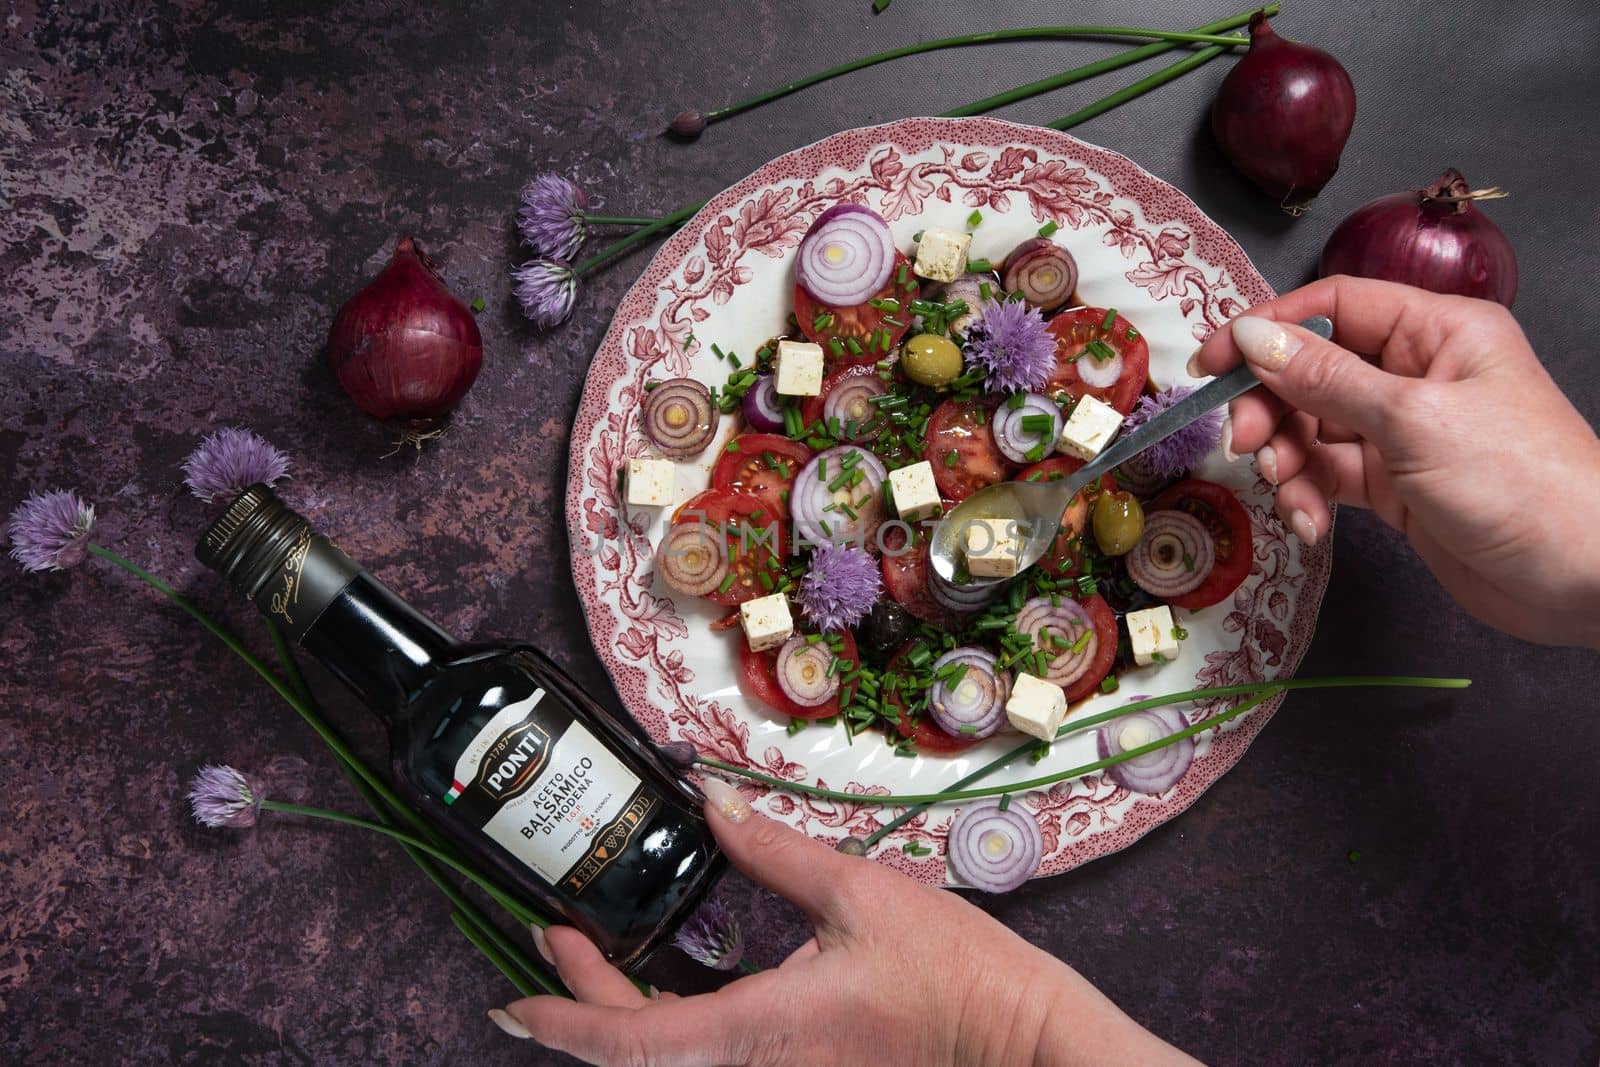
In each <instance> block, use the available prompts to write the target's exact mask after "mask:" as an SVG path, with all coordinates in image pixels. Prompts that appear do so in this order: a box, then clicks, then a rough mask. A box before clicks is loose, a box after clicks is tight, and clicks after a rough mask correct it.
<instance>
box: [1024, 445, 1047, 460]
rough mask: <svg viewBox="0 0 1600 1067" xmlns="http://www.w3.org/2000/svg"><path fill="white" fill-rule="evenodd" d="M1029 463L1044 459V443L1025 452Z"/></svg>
mask: <svg viewBox="0 0 1600 1067" xmlns="http://www.w3.org/2000/svg"><path fill="white" fill-rule="evenodd" d="M1023 456H1024V457H1025V458H1026V459H1027V461H1028V462H1029V463H1038V462H1039V461H1040V460H1042V459H1044V445H1042V444H1037V445H1034V446H1033V447H1032V448H1030V449H1028V450H1027V451H1026V452H1024V453H1023Z"/></svg>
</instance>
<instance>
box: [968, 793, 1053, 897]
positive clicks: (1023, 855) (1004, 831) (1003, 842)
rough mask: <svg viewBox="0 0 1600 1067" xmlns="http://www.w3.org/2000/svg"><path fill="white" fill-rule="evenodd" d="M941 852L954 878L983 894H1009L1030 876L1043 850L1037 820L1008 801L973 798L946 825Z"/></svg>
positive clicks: (1042, 838) (1037, 867)
mask: <svg viewBox="0 0 1600 1067" xmlns="http://www.w3.org/2000/svg"><path fill="white" fill-rule="evenodd" d="M944 847H945V856H946V858H947V859H948V860H949V861H950V870H951V873H953V874H954V875H955V876H956V877H957V878H959V879H961V881H963V882H965V883H966V884H967V885H970V886H971V887H972V888H974V889H981V890H983V891H984V892H986V893H1009V892H1010V891H1011V890H1013V889H1016V888H1017V887H1018V886H1020V885H1022V884H1023V883H1024V882H1026V881H1027V880H1028V879H1029V878H1031V877H1033V874H1034V872H1035V871H1037V870H1038V869H1039V859H1040V857H1042V856H1043V855H1044V835H1043V834H1042V833H1040V832H1039V823H1038V822H1037V821H1036V820H1035V819H1034V818H1033V816H1031V815H1029V814H1028V813H1027V812H1025V811H1023V810H1022V808H1021V806H1020V805H1018V804H1012V805H1011V806H1010V807H1008V808H1006V810H1005V811H1001V810H1000V804H999V802H998V801H991V802H987V803H983V802H980V803H977V804H974V805H973V806H972V807H970V808H967V809H966V810H964V811H963V812H961V814H960V815H957V816H956V818H955V821H954V822H952V823H951V824H950V836H949V837H947V838H945V843H944Z"/></svg>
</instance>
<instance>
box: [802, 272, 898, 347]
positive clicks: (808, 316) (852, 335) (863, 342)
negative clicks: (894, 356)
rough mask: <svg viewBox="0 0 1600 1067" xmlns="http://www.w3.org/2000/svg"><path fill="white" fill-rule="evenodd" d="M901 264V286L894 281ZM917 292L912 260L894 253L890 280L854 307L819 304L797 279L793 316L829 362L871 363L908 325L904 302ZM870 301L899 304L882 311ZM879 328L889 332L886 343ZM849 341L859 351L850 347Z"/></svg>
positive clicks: (891, 345) (896, 339)
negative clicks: (894, 308) (902, 281)
mask: <svg viewBox="0 0 1600 1067" xmlns="http://www.w3.org/2000/svg"><path fill="white" fill-rule="evenodd" d="M902 267H904V268H905V278H906V281H905V284H904V285H901V284H900V283H899V282H898V281H897V279H898V278H899V277H900V269H901V268H902ZM918 292H919V289H918V287H917V276H916V275H915V274H913V273H912V271H911V262H910V261H909V260H907V259H906V257H905V256H903V255H901V254H900V253H899V252H896V253H895V254H894V270H893V271H891V272H890V274H889V283H888V284H887V285H885V286H884V287H883V288H882V289H880V290H878V293H877V295H875V296H873V297H872V299H871V300H868V301H867V302H866V303H864V304H857V305H856V306H855V307H847V308H833V307H828V306H826V305H824V304H819V303H817V302H816V301H815V300H813V299H811V294H810V293H808V292H806V290H805V286H803V285H801V284H800V283H798V282H796V283H795V287H794V319H795V322H796V323H798V324H799V326H800V332H801V333H803V334H805V335H806V340H808V341H813V342H815V343H817V344H819V345H821V346H822V358H823V359H824V360H825V361H827V362H828V363H829V364H834V363H873V362H876V361H877V360H880V359H883V358H885V357H887V356H888V355H889V353H890V352H892V351H894V346H895V345H897V344H899V343H900V340H901V338H903V337H905V335H906V331H907V330H909V329H910V328H911V309H910V308H909V307H907V306H906V305H908V304H909V303H910V302H911V301H913V300H915V299H917V294H918ZM872 300H878V301H885V300H895V301H898V302H899V304H900V307H899V310H896V311H883V310H879V309H878V308H875V307H873V306H872ZM825 316H826V317H825ZM885 319H892V320H893V322H892V323H891V322H885V321H884V320H885ZM894 323H898V324H899V325H894ZM882 330H888V331H889V336H888V344H884V343H883V340H884V338H883V335H882V333H881V332H880V331H882ZM852 341H854V342H855V346H854V347H855V348H856V349H859V351H853V350H852V348H851V344H850V342H852Z"/></svg>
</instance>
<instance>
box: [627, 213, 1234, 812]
mask: <svg viewBox="0 0 1600 1067" xmlns="http://www.w3.org/2000/svg"><path fill="white" fill-rule="evenodd" d="M967 223H968V225H967V228H966V229H965V231H956V230H953V229H946V228H938V227H929V228H927V229H925V230H923V231H921V232H919V233H917V234H916V235H915V237H914V239H913V240H914V248H912V249H911V250H909V251H902V250H901V249H900V248H897V247H896V245H895V241H894V238H893V235H892V233H891V231H890V228H889V226H888V224H887V223H886V222H885V221H884V220H883V218H881V217H880V216H879V215H878V214H877V213H875V212H873V211H872V210H870V209H869V208H867V207H864V206H861V205H858V204H854V203H840V204H837V205H835V206H833V207H831V208H829V209H828V210H826V211H824V212H823V213H822V214H821V215H820V216H819V217H818V218H817V219H816V221H815V222H814V223H813V224H812V225H811V227H810V229H809V230H808V232H807V233H806V235H805V237H804V238H803V240H802V241H801V243H800V246H799V249H798V252H797V255H796V260H795V269H794V275H795V280H794V287H793V310H792V312H791V313H790V314H789V316H788V326H789V329H788V330H787V332H786V333H785V334H784V335H783V336H780V337H774V338H772V339H770V340H769V341H767V342H766V343H765V344H763V345H761V346H760V348H759V349H758V350H756V351H755V352H753V353H750V354H749V356H748V357H744V356H741V355H740V354H739V353H736V352H725V351H723V350H722V349H721V348H719V347H717V346H716V345H712V346H711V348H712V351H713V352H714V353H715V354H716V356H717V357H718V358H719V359H720V360H722V361H723V362H724V363H726V364H727V366H728V369H729V374H728V376H727V379H726V381H725V382H724V383H722V384H721V385H720V386H707V385H705V384H703V383H701V382H699V381H697V380H695V379H691V378H676V379H671V380H666V381H651V382H648V383H647V384H646V389H647V393H646V398H645V401H644V403H643V405H642V407H641V410H640V419H641V422H642V429H643V433H644V435H645V437H646V438H647V439H648V441H649V442H650V444H651V446H652V447H653V449H654V451H655V453H656V454H657V456H656V457H638V458H634V459H632V460H630V461H629V463H628V466H627V469H626V472H625V486H624V489H625V500H626V503H627V505H628V506H629V507H630V508H649V507H661V506H671V505H674V504H676V498H675V496H674V492H673V487H674V485H675V477H676V469H675V465H676V464H677V463H680V462H682V461H688V460H694V459H696V458H697V457H699V456H701V455H702V453H704V452H705V451H706V450H707V449H708V448H710V447H711V446H712V445H713V443H714V442H717V441H718V440H719V439H721V438H723V437H724V436H726V431H727V429H728V427H726V426H725V425H724V422H723V420H727V419H731V420H735V426H734V432H733V434H732V435H731V437H727V439H726V440H725V441H724V443H721V444H719V445H718V446H717V447H718V448H719V450H720V451H719V453H718V455H717V456H716V457H715V462H714V464H713V465H712V467H711V472H710V479H709V484H708V485H707V486H706V487H705V488H704V489H703V490H701V491H700V492H698V493H696V494H695V495H694V496H693V497H692V498H690V499H689V500H687V501H686V502H684V503H682V504H681V505H678V506H676V508H675V510H673V511H672V512H671V514H670V516H669V517H668V521H667V523H666V525H665V529H664V532H663V534H662V536H661V538H660V541H659V543H658V545H657V546H656V575H657V579H658V580H659V581H661V582H662V583H664V584H665V585H666V586H667V587H669V588H670V589H671V590H673V591H674V592H675V593H677V594H681V595H685V596H691V597H700V598H703V599H705V600H706V601H709V602H710V603H711V604H714V605H718V606H719V607H720V608H722V609H725V611H724V613H723V614H722V615H721V616H720V617H719V618H718V619H717V621H715V622H713V623H712V625H711V628H712V630H714V631H718V632H719V634H725V638H719V639H726V640H727V641H728V642H729V644H730V645H732V646H734V647H732V648H730V649H729V655H730V656H733V655H737V657H738V660H739V672H738V674H739V678H740V684H741V687H742V688H743V690H744V691H745V692H746V693H747V694H748V695H749V696H750V697H752V698H754V699H755V700H757V701H759V702H761V703H762V704H764V705H765V706H767V707H769V708H770V709H772V711H773V712H775V713H776V714H778V715H780V716H784V717H787V718H788V719H789V721H790V730H791V732H793V731H797V730H799V729H801V728H803V727H805V726H806V725H807V724H808V723H819V722H820V723H826V724H832V725H835V726H842V728H843V729H844V730H845V732H846V737H847V738H848V739H850V740H851V742H852V743H856V740H857V739H861V738H863V737H864V735H872V736H874V737H878V738H881V739H882V741H883V742H884V743H887V744H888V745H890V746H892V747H893V748H894V749H895V752H896V753H897V754H902V755H916V754H921V755H937V754H946V753H955V752H960V751H961V750H963V749H966V748H968V747H969V746H972V745H974V744H975V743H977V742H979V741H981V740H983V739H985V738H988V737H991V736H994V735H995V734H997V733H1000V732H1002V731H1007V730H1012V731H1018V732H1020V733H1023V734H1027V735H1031V736H1033V737H1036V738H1039V739H1040V740H1041V741H1048V740H1050V739H1052V738H1054V736H1055V734H1056V731H1057V729H1058V728H1059V727H1060V726H1061V724H1062V722H1063V720H1064V719H1065V717H1066V715H1067V714H1068V713H1069V711H1070V710H1071V708H1072V707H1073V705H1075V704H1077V703H1078V702H1080V701H1084V700H1086V699H1087V698H1090V697H1092V696H1094V695H1096V694H1100V693H1110V692H1114V691H1116V690H1117V689H1118V687H1119V686H1121V685H1123V684H1126V683H1129V682H1131V681H1132V680H1133V679H1134V678H1135V677H1136V676H1137V673H1138V671H1139V670H1140V668H1141V667H1145V666H1148V665H1150V664H1155V663H1160V662H1163V661H1165V660H1167V659H1169V658H1171V657H1173V656H1174V655H1175V654H1176V652H1177V650H1178V648H1179V643H1180V642H1182V641H1183V640H1184V639H1185V638H1186V637H1187V632H1186V630H1185V627H1184V621H1185V618H1186V613H1191V612H1194V611H1198V610H1200V609H1203V608H1206V607H1209V606H1211V605H1213V604H1217V603H1219V602H1221V601H1222V600H1224V599H1226V598H1227V597H1229V596H1230V595H1231V594H1232V593H1233V591H1234V590H1235V589H1236V588H1237V587H1238V586H1239V585H1240V583H1241V582H1242V581H1243V580H1244V579H1245V577H1246V576H1247V575H1248V574H1249V572H1250V568H1251V559H1252V545H1251V525H1250V520H1249V517H1248V514H1247V513H1246V511H1245V509H1244V507H1243V506H1242V505H1241V504H1240V502H1239V501H1238V499H1237V498H1236V497H1235V494H1234V491H1233V490H1232V489H1230V488H1228V487H1226V486H1223V485H1220V484H1217V483H1215V482H1210V481H1205V480H1202V479H1199V478H1195V477H1191V476H1190V470H1191V468H1193V467H1194V466H1195V465H1197V463H1198V462H1199V460H1200V459H1201V458H1202V457H1204V456H1205V455H1206V454H1208V453H1209V452H1210V451H1212V450H1213V449H1214V447H1215V445H1216V442H1217V434H1218V431H1219V429H1220V414H1215V415H1213V416H1212V417H1210V418H1209V419H1205V420H1201V421H1200V422H1198V423H1196V424H1194V425H1193V426H1191V427H1190V428H1188V429H1186V430H1185V431H1182V432H1180V433H1179V434H1177V435H1174V436H1173V437H1172V438H1169V439H1167V440H1166V441H1163V442H1161V443H1159V444H1158V445H1156V446H1154V447H1152V448H1151V449H1150V450H1148V451H1146V452H1145V453H1143V454H1142V455H1140V456H1139V457H1138V458H1137V459H1135V460H1134V461H1131V462H1130V463H1127V464H1124V465H1123V466H1122V467H1120V468H1118V469H1117V470H1116V471H1115V472H1114V473H1113V474H1109V475H1106V476H1103V477H1102V478H1100V479H1099V480H1097V481H1096V482H1094V483H1091V484H1090V485H1089V486H1088V487H1086V488H1085V489H1084V490H1083V491H1082V492H1080V493H1079V494H1078V495H1077V496H1075V497H1074V498H1073V500H1072V501H1071V503H1070V504H1069V505H1068V506H1067V508H1066V509H1065V511H1064V512H1063V513H1062V515H1061V518H1060V521H1059V528H1058V531H1057V535H1056V538H1055V542H1054V544H1053V546H1052V548H1051V550H1050V552H1049V553H1048V554H1047V555H1046V556H1045V557H1044V558H1043V559H1042V560H1040V561H1039V562H1038V563H1037V564H1036V565H1034V566H1032V567H1029V568H1027V569H1025V570H1020V571H1019V570H1018V567H1017V557H1016V551H1017V548H1018V547H1019V543H1020V541H1021V540H1023V538H1022V537H1021V536H1020V535H1019V534H1018V531H1017V530H1016V529H1015V528H1014V527H1013V526H1008V524H1006V523H1003V522H1001V521H999V520H992V521H983V522H976V523H973V524H971V526H970V528H969V529H968V530H966V531H963V544H964V546H965V548H966V554H965V565H964V567H963V568H961V569H960V570H958V572H957V573H956V575H955V578H954V580H946V579H944V578H942V577H941V576H939V575H938V574H937V573H935V571H934V570H933V568H932V567H931V566H930V565H929V560H928V541H929V536H930V534H931V532H932V530H933V527H934V525H935V524H937V523H938V521H939V519H940V518H941V516H942V515H944V514H945V513H946V512H947V511H948V510H949V509H950V508H951V507H953V506H954V505H955V504H957V503H959V502H960V501H962V500H963V499H965V498H966V497H968V496H970V495H971V494H972V493H974V492H976V491H977V490H979V489H981V488H984V487H986V486H989V485H993V484H996V483H998V482H1001V481H1006V480H1020V481H1041V480H1055V479H1059V478H1062V477H1066V476H1067V475H1069V474H1070V473H1072V472H1073V471H1075V470H1077V469H1078V468H1079V467H1081V466H1082V465H1083V464H1084V463H1085V462H1087V461H1089V460H1091V459H1093V458H1094V457H1095V456H1096V455H1098V454H1099V453H1100V452H1101V451H1102V450H1104V449H1105V448H1106V447H1107V446H1108V445H1109V444H1110V443H1111V442H1112V441H1113V440H1114V439H1115V438H1116V436H1117V434H1118V433H1119V432H1121V431H1122V430H1123V429H1124V428H1127V427H1131V426H1135V425H1138V424H1139V423H1140V422H1142V421H1143V420H1145V419H1147V418H1149V417H1150V416H1151V415H1152V414H1154V413H1155V412H1158V411H1160V410H1162V409H1163V408H1164V407H1165V406H1167V405H1168V404H1170V403H1172V402H1173V401H1174V400H1176V399H1179V398H1181V396H1182V395H1184V394H1185V393H1186V392H1187V391H1186V390H1183V389H1174V390H1168V391H1164V392H1163V391H1157V390H1155V389H1154V387H1153V386H1152V384H1151V382H1150V379H1149V364H1150V353H1149V348H1148V346H1147V344H1146V342H1145V339H1144V337H1143V336H1142V335H1141V333H1140V330H1139V327H1138V324H1137V323H1135V322H1131V321H1129V319H1128V318H1127V317H1126V316H1124V315H1122V314H1121V313H1119V311H1118V310H1117V309H1116V308H1108V307H1094V306H1087V305H1085V303H1084V302H1083V301H1082V300H1081V299H1080V298H1079V296H1078V293H1077V285H1078V269H1077V264H1076V262H1075V260H1074V258H1073V255H1072V253H1071V251H1070V249H1069V248H1068V247H1066V246H1065V245H1064V244H1063V243H1061V241H1060V240H1059V239H1057V238H1056V236H1055V235H1056V226H1055V225H1054V224H1053V223H1047V224H1045V225H1044V226H1043V227H1041V228H1040V229H1039V231H1038V234H1037V236H1034V237H1031V238H1029V239H1028V240H1025V241H1023V242H1022V243H1021V244H1019V245H1018V246H1017V247H1016V248H1015V249H1013V250H1012V251H1011V252H1010V253H1009V254H1008V255H1007V256H1006V257H1005V259H1004V260H1003V261H1002V262H998V263H995V262H989V261H986V260H979V259H973V258H970V256H969V252H970V249H971V243H972V238H973V231H975V230H977V228H978V227H979V226H981V223H982V217H981V214H980V213H978V212H974V213H973V214H972V216H971V217H970V218H969V219H968V220H967ZM657 457H659V458H657ZM996 579H999V580H998V581H996ZM708 636H710V635H708ZM1171 728H1172V727H1171V724H1170V723H1168V722H1166V721H1165V720H1164V719H1162V718H1161V717H1160V715H1159V714H1158V713H1157V712H1154V711H1152V712H1150V713H1140V714H1134V715H1130V716H1127V717H1126V718H1124V719H1120V720H1118V721H1117V722H1115V723H1113V724H1110V725H1108V727H1107V728H1106V729H1105V730H1103V731H1102V733H1101V736H1100V738H1099V745H1100V747H1101V749H1102V753H1106V752H1112V751H1117V750H1120V749H1127V748H1133V747H1136V746H1138V745H1142V744H1144V743H1146V742H1148V741H1149V740H1150V739H1151V738H1152V737H1155V736H1161V735H1163V734H1166V733H1169V732H1171ZM1186 751H1188V752H1192V746H1191V747H1190V748H1189V749H1187V750H1185V749H1183V748H1181V747H1179V746H1173V751H1172V752H1170V753H1167V754H1166V755H1164V756H1163V758H1162V759H1159V760H1149V759H1146V758H1141V759H1139V760H1133V761H1130V762H1128V763H1125V764H1118V765H1117V766H1115V767H1113V768H1111V771H1110V773H1112V774H1114V775H1120V777H1119V781H1120V782H1121V784H1123V785H1124V786H1125V787H1127V788H1129V789H1130V790H1134V791H1138V792H1146V793H1159V792H1162V791H1164V790H1166V789H1168V788H1170V787H1171V786H1172V785H1173V784H1174V783H1175V782H1176V781H1177V780H1178V779H1179V778H1181V777H1182V775H1183V773H1184V771H1185V770H1186V769H1187V765H1188V762H1189V760H1188V758H1187V757H1186V756H1185V752H1186Z"/></svg>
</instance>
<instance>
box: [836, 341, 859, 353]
mask: <svg viewBox="0 0 1600 1067" xmlns="http://www.w3.org/2000/svg"><path fill="white" fill-rule="evenodd" d="M835 340H837V338H835ZM844 346H845V347H846V348H848V349H849V350H850V354H851V355H852V356H859V355H860V354H861V342H860V341H857V340H856V339H855V338H854V337H846V338H845V339H844Z"/></svg>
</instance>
